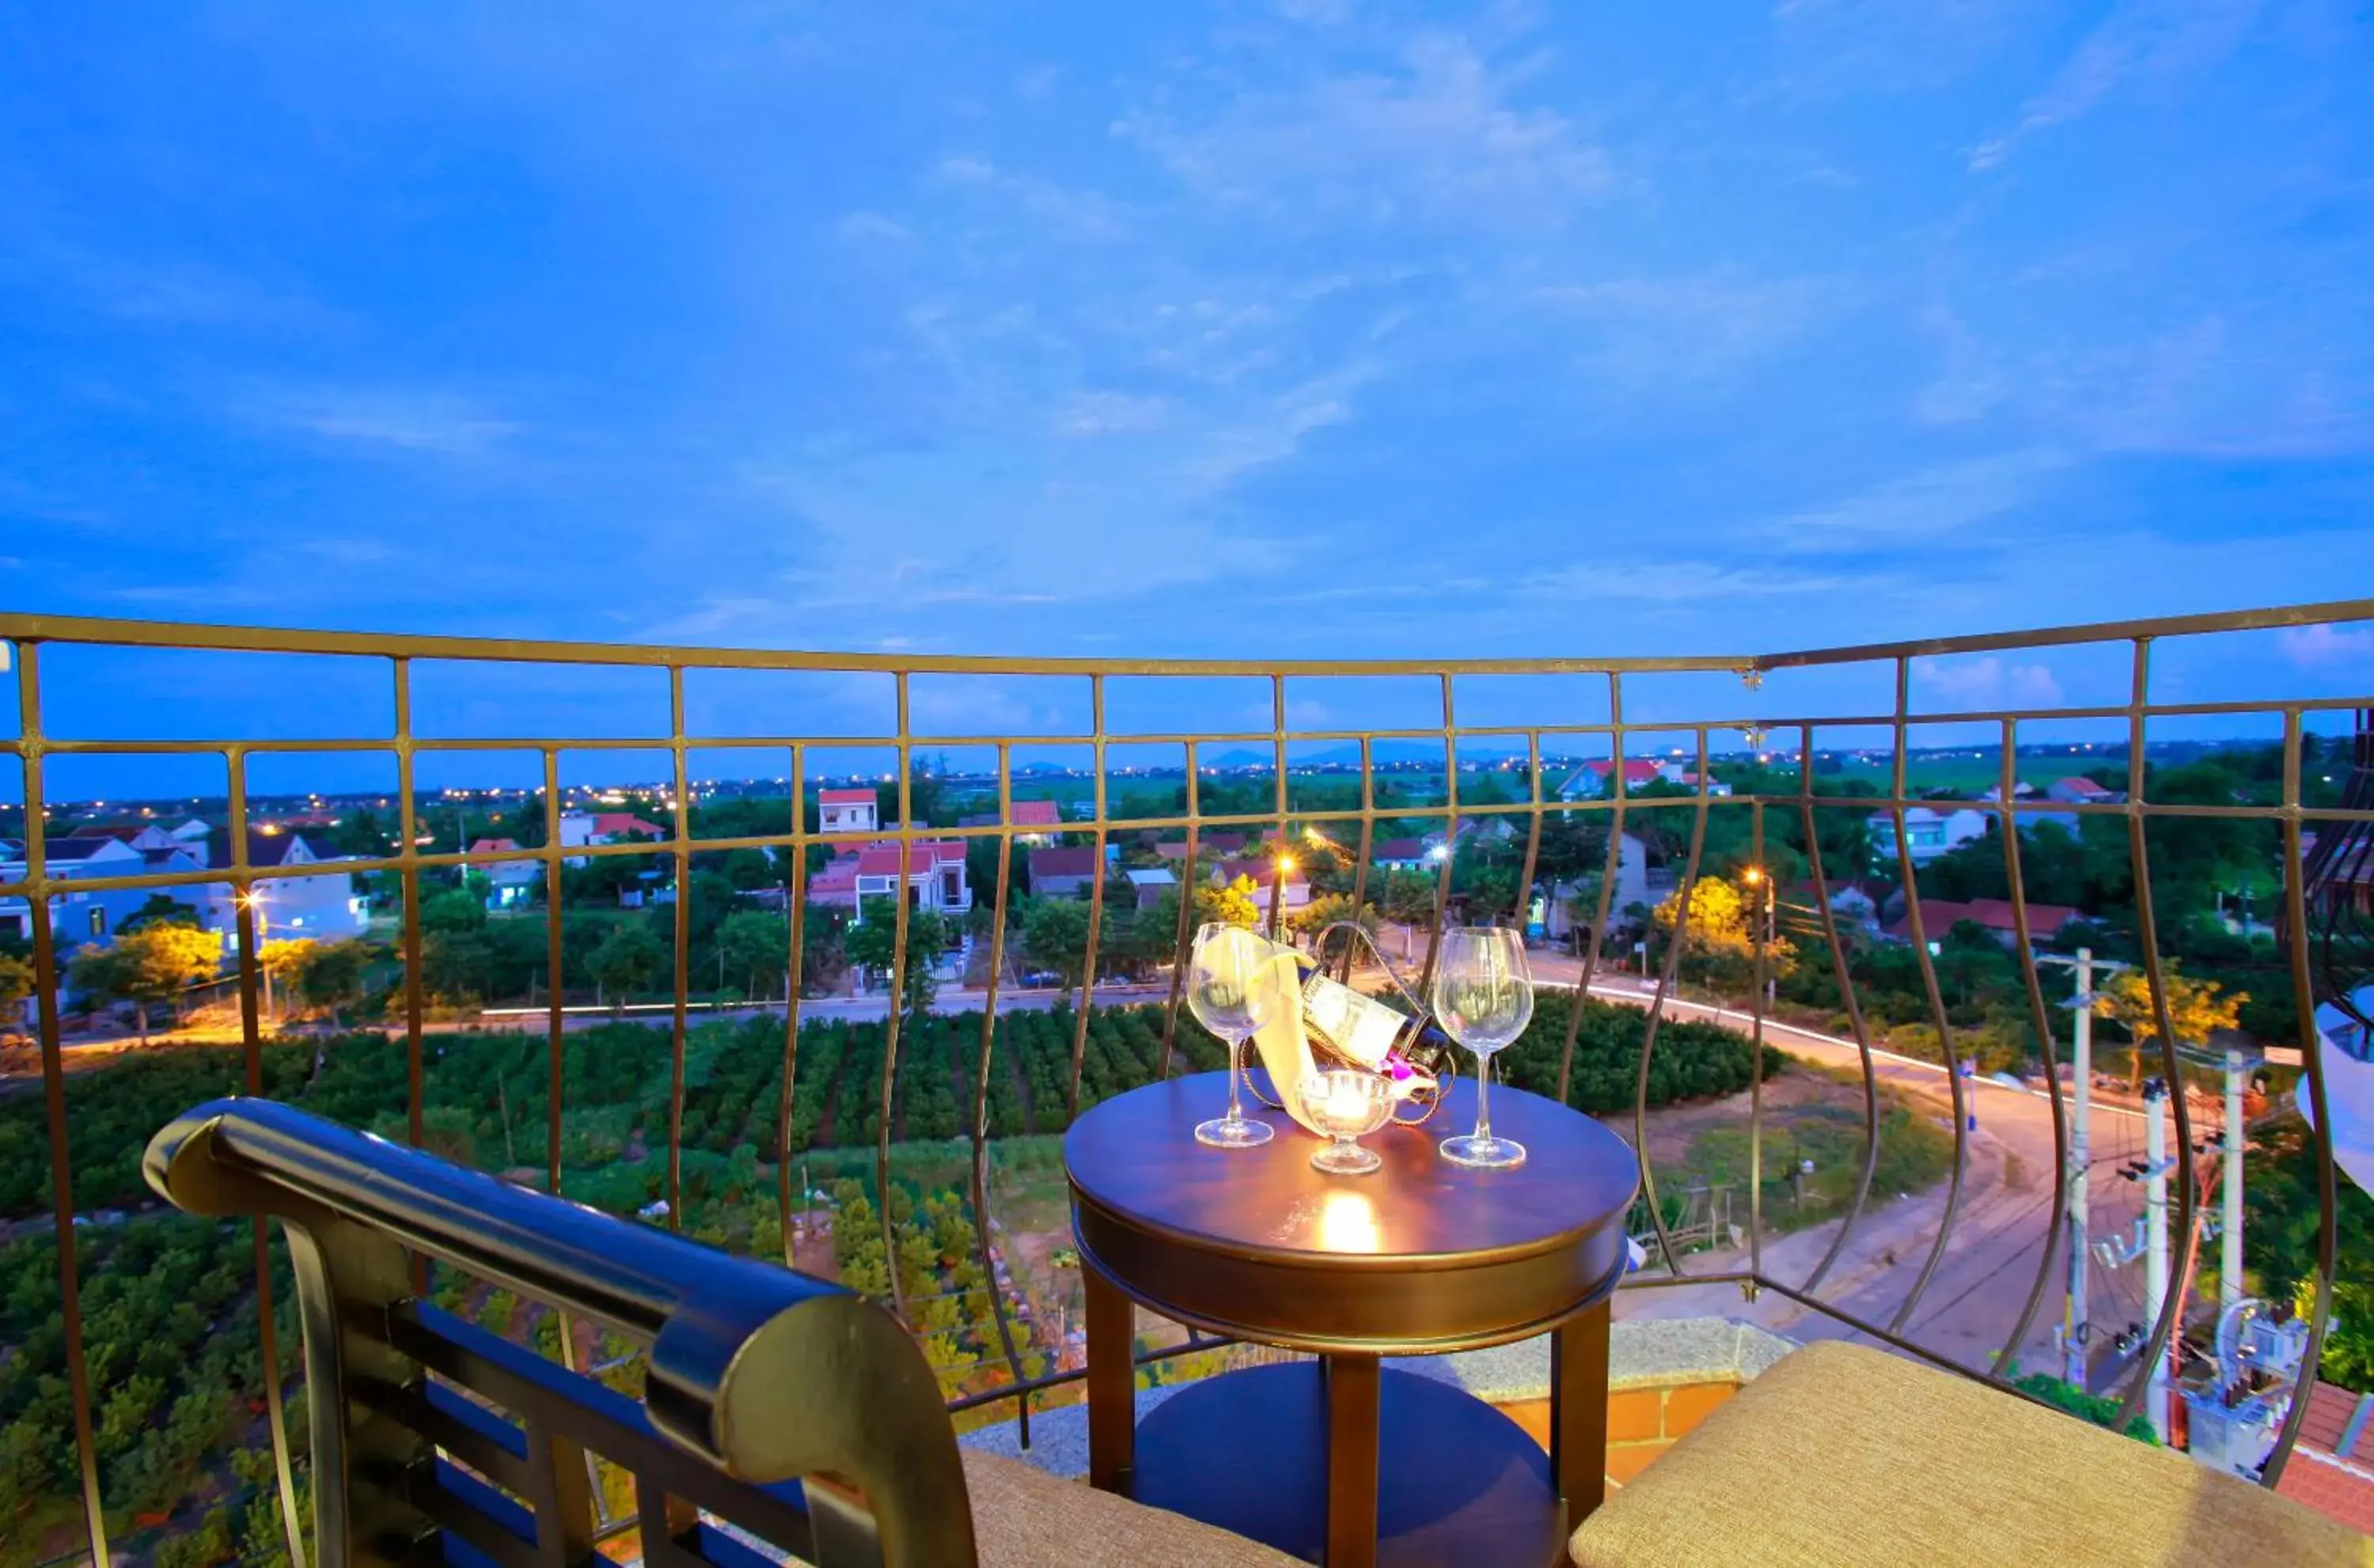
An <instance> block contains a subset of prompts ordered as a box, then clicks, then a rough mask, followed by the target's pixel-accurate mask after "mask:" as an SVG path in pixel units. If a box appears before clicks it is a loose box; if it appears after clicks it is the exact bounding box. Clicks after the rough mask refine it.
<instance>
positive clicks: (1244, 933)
mask: <svg viewBox="0 0 2374 1568" xmlns="http://www.w3.org/2000/svg"><path fill="white" fill-rule="evenodd" d="M1274 957H1275V952H1274V950H1273V949H1272V948H1271V946H1270V944H1269V943H1268V942H1263V940H1262V939H1261V938H1260V937H1257V936H1255V935H1254V934H1253V933H1252V932H1251V931H1249V930H1245V929H1244V927H1242V926H1232V925H1228V924H1225V923H1223V922H1217V921H1216V922H1214V923H1213V924H1210V925H1207V926H1205V927H1203V928H1201V929H1200V930H1197V931H1196V932H1195V952H1194V956H1193V958H1192V959H1191V960H1190V961H1189V964H1188V969H1187V1006H1188V1008H1189V1009H1190V1010H1191V1011H1192V1012H1193V1013H1194V1014H1195V1020H1196V1022H1197V1023H1199V1024H1203V1025H1204V1027H1205V1028H1206V1029H1209V1030H1210V1031H1211V1032H1212V1033H1213V1034H1215V1035H1217V1036H1219V1037H1220V1038H1221V1039H1223V1040H1226V1041H1227V1042H1228V1115H1226V1116H1224V1117H1216V1118H1215V1119H1213V1120H1211V1121H1205V1122H1198V1123H1197V1124H1196V1126H1195V1141H1197V1142H1198V1143H1209V1144H1211V1145H1212V1146H1213V1147H1214V1148H1216V1149H1252V1148H1256V1147H1258V1146H1259V1145H1261V1144H1263V1143H1266V1142H1268V1141H1270V1140H1271V1139H1272V1138H1274V1137H1275V1136H1276V1135H1277V1131H1276V1129H1275V1128H1273V1127H1271V1126H1270V1125H1269V1123H1267V1122H1265V1121H1247V1120H1246V1119H1245V1116H1244V1110H1243V1106H1242V1102H1241V1100H1240V1098H1239V1085H1240V1082H1242V1080H1243V1078H1244V1074H1245V1042H1246V1041H1247V1040H1249V1039H1251V1038H1252V1036H1253V1032H1254V1031H1255V1030H1257V1029H1259V1028H1260V1027H1261V1026H1262V1025H1263V1024H1265V1023H1267V1022H1268V1017H1269V1009H1270V1000H1271V997H1272V995H1273V994H1274V993H1273V989H1272V985H1271V980H1270V976H1269V966H1270V964H1271V963H1272V961H1273V959H1274Z"/></svg>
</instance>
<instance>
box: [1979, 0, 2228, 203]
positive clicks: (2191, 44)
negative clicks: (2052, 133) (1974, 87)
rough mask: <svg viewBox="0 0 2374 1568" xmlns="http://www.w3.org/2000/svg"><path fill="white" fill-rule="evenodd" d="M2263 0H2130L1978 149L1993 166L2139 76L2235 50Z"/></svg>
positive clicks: (2187, 70) (1984, 163)
mask: <svg viewBox="0 0 2374 1568" xmlns="http://www.w3.org/2000/svg"><path fill="white" fill-rule="evenodd" d="M2261 6H2262V0H2122V3H2121V5H2119V6H2117V7H2116V8H2115V9H2113V10H2112V11H2111V13H2110V16H2109V17H2107V18H2104V19H2103V21H2102V23H2101V25H2100V26H2099V27H2097V28H2096V29H2094V30H2093V31H2092V32H2090V33H2088V34H2086V41H2084V42H2083V43H2081V44H2079V45H2078V46H2077V53H2074V54H2073V55H2071V56H2070V58H2069V60H2068V62H2067V63H2066V64H2063V66H2062V68H2061V71H2060V73H2059V75H2057V76H2054V77H2053V80H2052V84H2051V86H2050V87H2048V88H2045V89H2044V91H2042V92H2040V93H2039V94H2038V95H2037V96H2035V97H2034V98H2031V99H2028V100H2027V103H2025V104H2023V105H2022V106H2021V108H2020V115H2019V122H2018V123H2016V125H2014V126H2013V127H2012V128H2011V129H2010V130H2008V131H2006V132H2004V134H2003V135H1999V136H1996V137H1993V138H1992V139H1991V140H1989V141H1986V142H1984V143H1981V144H1980V146H1978V147H1976V148H1975V149H1973V150H1972V152H1971V153H1970V167H1971V168H1972V169H1973V170H1983V169H1992V168H1993V167H1994V166H1995V165H1997V164H1999V163H2001V162H2003V161H2004V159H2005V158H2008V157H2010V156H2011V153H2012V150H2013V149H2014V148H2015V147H2016V146H2017V145H2018V144H2019V143H2020V142H2021V141H2023V140H2025V139H2026V138H2027V137H2028V136H2030V135H2034V134H2035V133H2036V132H2038V131H2041V130H2045V129H2047V128H2049V127H2051V126H2054V125H2060V124H2064V123H2068V122H2069V121H2072V120H2075V119H2078V118H2080V117H2081V116H2083V115H2085V114H2086V113H2089V112H2090V111H2092V110H2093V109H2094V108H2095V107H2096V106H2097V105H2098V104H2099V103H2101V101H2102V100H2103V99H2106V98H2109V97H2110V95H2111V94H2112V93H2113V92H2116V91H2117V90H2118V89H2119V88H2121V87H2122V86H2124V85H2125V84H2126V83H2127V82H2128V81H2130V80H2131V79H2133V78H2137V77H2145V78H2151V77H2157V78H2162V79H2166V78H2168V77H2175V76H2189V75H2191V74H2192V73H2194V72H2197V71H2201V70H2204V69H2206V68H2207V67H2209V66H2211V65H2214V64H2216V63H2217V62H2218V61H2220V60H2223V59H2224V58H2225V57H2226V56H2227V54H2229V53H2232V52H2233V50H2234V48H2235V46H2236V45H2238V44H2239V43H2240V42H2241V41H2242V40H2243V38H2244V37H2245V36H2246V35H2248V33H2249V32H2250V30H2251V27H2252V25H2253V24H2254V23H2256V22H2257V20H2258V18H2259V11H2260V9H2261Z"/></svg>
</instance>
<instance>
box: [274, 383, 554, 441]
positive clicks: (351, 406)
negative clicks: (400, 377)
mask: <svg viewBox="0 0 2374 1568" xmlns="http://www.w3.org/2000/svg"><path fill="white" fill-rule="evenodd" d="M240 412H241V413H242V414H243V415H245V416H246V417H248V418H249V419H251V420H253V422H255V423H257V424H262V425H266V426H272V427H278V428H281V429H285V430H292V431H297V432H300V433H301V434H305V435H310V436H316V437H320V438H321V439H324V440H331V441H341V442H348V443H352V444H354V445H358V446H365V447H385V448H393V449H394V450H396V451H411V452H429V453H435V454H439V455H441V456H447V457H476V456H480V455H483V454H484V453H486V452H488V451H492V450H493V449H495V448H496V447H498V446H500V445H501V444H503V443H504V442H505V441H508V440H510V439H511V438H512V437H514V436H516V435H518V434H519V433H520V431H521V429H522V427H521V426H520V425H519V424H518V423H516V422H515V421H513V420H511V419H507V418H504V417H502V416H500V415H498V414H496V413H495V412H494V411H493V410H491V409H489V408H488V406H487V405H486V404H483V403H481V402H480V401H479V400H477V399H476V398H474V397H470V396H466V395H464V394H462V393H458V392H441V391H436V390H430V389H421V388H403V387H331V386H324V387H299V388H286V389H281V390H277V391H271V392H263V393H259V394H256V395H253V396H251V397H248V398H246V399H244V400H242V402H241V404H240Z"/></svg>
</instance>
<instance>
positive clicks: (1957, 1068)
mask: <svg viewBox="0 0 2374 1568" xmlns="http://www.w3.org/2000/svg"><path fill="white" fill-rule="evenodd" d="M1911 708H1912V661H1911V660H1910V658H1901V657H1900V658H1898V660H1897V661H1896V793H1895V796H1894V799H1896V800H1897V801H1898V802H1901V801H1902V800H1903V799H1904V769H1905V758H1906V755H1907V751H1908V747H1909V743H1910V729H1911V725H1910V721H1909V716H1910V712H1911ZM1890 815H1891V817H1892V818H1893V820H1894V822H1895V825H1896V869H1897V877H1898V881H1899V882H1901V883H1903V886H1904V919H1905V929H1906V930H1907V932H1908V933H1909V934H1910V937H1911V939H1912V958H1913V963H1914V964H1915V965H1917V966H1918V967H1919V969H1920V972H1921V989H1922V992H1923V994H1924V995H1925V996H1926V997H1927V999H1928V1002H1929V1017H1930V1021H1931V1022H1932V1024H1934V1026H1935V1028H1936V1030H1937V1054H1938V1058H1939V1060H1940V1063H1941V1064H1942V1065H1943V1066H1944V1068H1945V1089H1946V1093H1947V1094H1949V1095H1950V1096H1951V1097H1952V1100H1953V1105H1954V1168H1953V1171H1952V1173H1951V1174H1950V1175H1949V1176H1947V1178H1946V1185H1945V1212H1944V1214H1942V1215H1940V1216H1939V1218H1938V1222H1937V1239H1936V1241H1935V1242H1934V1243H1933V1244H1932V1246H1930V1248H1929V1256H1928V1257H1927V1258H1924V1259H1922V1264H1921V1272H1920V1273H1919V1274H1918V1275H1917V1276H1915V1277H1914V1279H1913V1281H1912V1288H1911V1289H1910V1290H1909V1291H1907V1292H1906V1293H1905V1294H1904V1304H1903V1305H1901V1306H1899V1307H1898V1308H1897V1309H1896V1316H1894V1317H1892V1318H1890V1319H1889V1320H1888V1324H1887V1328H1888V1332H1890V1333H1902V1332H1903V1331H1904V1325H1905V1324H1906V1323H1907V1322H1909V1321H1910V1319H1911V1316H1912V1311H1913V1308H1915V1307H1917V1306H1919V1305H1921V1298H1922V1295H1924V1294H1926V1293H1927V1292H1928V1289H1929V1281H1931V1280H1933V1279H1934V1278H1936V1274H1937V1267H1938V1265H1939V1264H1941V1263H1943V1262H1944V1261H1945V1245H1946V1243H1947V1242H1949V1241H1951V1240H1952V1239H1953V1235H1954V1220H1955V1217H1956V1215H1957V1214H1958V1213H1959V1212H1960V1211H1961V1207H1962V1177H1963V1173H1964V1168H1965V1166H1966V1165H1967V1164H1968V1163H1969V1145H1970V1127H1969V1109H1968V1107H1967V1106H1966V1105H1965V1103H1964V1099H1963V1090H1962V1064H1961V1059H1960V1058H1958V1057H1957V1056H1956V1055H1955V1053H1954V1036H1953V1031H1952V1030H1951V1028H1950V1027H1948V1025H1947V1024H1946V1022H1945V997H1944V996H1943V995H1942V994H1941V993H1940V992H1939V991H1938V989H1937V967H1936V965H1934V964H1933V963H1932V962H1931V961H1930V957H1929V935H1928V931H1927V929H1926V928H1925V927H1924V926H1923V925H1922V919H1921V878H1920V874H1919V873H1918V872H1916V871H1915V870H1914V868H1913V864H1912V841H1911V839H1910V837H1908V836H1907V834H1906V832H1905V826H1904V807H1903V806H1902V805H1900V804H1898V805H1897V806H1894V807H1891V808H1890Z"/></svg>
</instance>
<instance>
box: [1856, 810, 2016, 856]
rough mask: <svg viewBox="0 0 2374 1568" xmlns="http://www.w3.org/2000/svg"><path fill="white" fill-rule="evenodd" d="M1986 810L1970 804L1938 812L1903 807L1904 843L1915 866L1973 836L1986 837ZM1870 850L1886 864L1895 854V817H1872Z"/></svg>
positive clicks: (1950, 849)
mask: <svg viewBox="0 0 2374 1568" xmlns="http://www.w3.org/2000/svg"><path fill="white" fill-rule="evenodd" d="M1988 814H1989V813H1985V812H1982V811H1979V810H1977V809H1975V808H1973V807H1970V806H1956V807H1954V808H1952V809H1950V810H1947V811H1937V810H1934V809H1933V808H1931V807H1928V806H1907V807H1905V808H1904V845H1905V848H1906V849H1907V850H1908V851H1909V852H1910V854H1911V857H1912V863H1913V864H1914V865H1916V866H1923V865H1927V864H1928V863H1929V862H1930V861H1932V860H1935V859H1936V858H1937V857H1938V856H1940V855H1944V854H1947V853H1950V852H1951V851H1953V850H1956V849H1958V848H1961V847H1962V846H1963V845H1965V844H1968V843H1969V842H1971V841H1972V840H1974V839H1979V838H1984V837H1986V836H1987V817H1988ZM1871 844H1872V852H1873V853H1874V854H1875V856H1877V857H1878V859H1879V860H1881V861H1882V862H1883V863H1885V862H1886V861H1888V860H1895V859H1896V858H1897V857H1896V819H1895V818H1894V817H1892V816H1890V815H1888V813H1886V812H1875V813H1872V818H1871Z"/></svg>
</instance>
